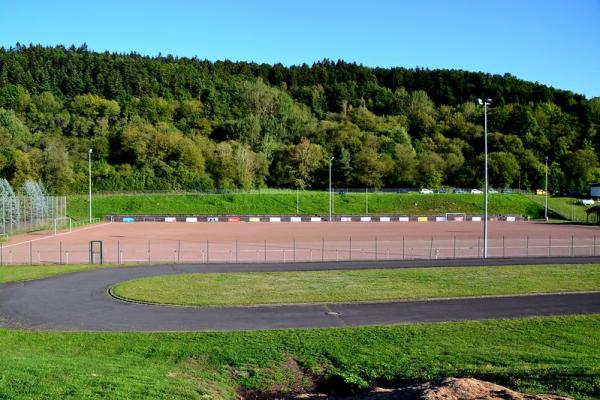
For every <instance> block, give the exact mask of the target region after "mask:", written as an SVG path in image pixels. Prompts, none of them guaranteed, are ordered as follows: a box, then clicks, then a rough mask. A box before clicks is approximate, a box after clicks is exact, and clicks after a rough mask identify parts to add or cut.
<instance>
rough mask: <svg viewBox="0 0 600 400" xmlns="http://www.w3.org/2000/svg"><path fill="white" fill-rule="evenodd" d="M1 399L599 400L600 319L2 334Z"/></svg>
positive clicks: (567, 318)
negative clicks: (540, 398) (457, 387)
mask: <svg viewBox="0 0 600 400" xmlns="http://www.w3.org/2000/svg"><path fill="white" fill-rule="evenodd" d="M0 348H2V351H1V352H0V366H1V368H2V375H1V379H0V398H6V399H40V398H53V399H54V398H57V399H58V398H60V399H81V398H87V399H120V400H123V399H141V398H152V399H199V398H213V399H234V398H235V393H236V390H240V389H242V390H246V391H257V392H259V393H263V394H265V393H266V394H272V393H282V392H283V393H285V392H293V391H301V390H311V389H313V388H312V387H311V386H312V384H311V383H312V382H315V381H316V380H319V382H320V384H321V387H319V388H317V389H318V390H325V389H328V388H329V389H331V388H335V389H337V390H338V391H342V392H343V391H351V390H354V391H356V390H360V389H364V388H368V387H370V386H372V385H374V384H376V383H377V384H379V385H386V384H397V383H407V382H415V381H426V380H430V379H433V378H436V377H445V376H458V377H460V376H470V377H476V378H482V379H487V380H490V381H493V382H496V383H499V384H504V385H507V386H509V387H511V388H513V389H517V390H521V391H529V392H537V393H547V392H551V393H557V394H566V395H571V396H575V397H576V398H579V399H589V398H597V397H598V396H600V316H598V315H596V316H571V317H551V318H531V319H516V320H499V321H476V322H460V323H440V324H416V325H401V326H391V327H368V328H344V329H306V330H279V331H258V332H231V333H177V334H152V333H145V334H141V333H52V332H23V331H6V330H0Z"/></svg>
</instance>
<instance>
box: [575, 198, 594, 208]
mask: <svg viewBox="0 0 600 400" xmlns="http://www.w3.org/2000/svg"><path fill="white" fill-rule="evenodd" d="M577 204H582V205H584V206H593V205H594V200H592V199H578V200H577Z"/></svg>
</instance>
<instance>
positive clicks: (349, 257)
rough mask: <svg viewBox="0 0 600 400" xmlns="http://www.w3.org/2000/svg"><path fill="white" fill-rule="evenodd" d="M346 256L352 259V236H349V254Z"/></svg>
mask: <svg viewBox="0 0 600 400" xmlns="http://www.w3.org/2000/svg"><path fill="white" fill-rule="evenodd" d="M348 258H349V260H350V261H352V236H350V256H349V257H348Z"/></svg>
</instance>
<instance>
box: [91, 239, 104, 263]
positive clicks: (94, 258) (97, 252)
mask: <svg viewBox="0 0 600 400" xmlns="http://www.w3.org/2000/svg"><path fill="white" fill-rule="evenodd" d="M103 262H104V257H103V255H102V240H90V264H92V265H93V264H102V263H103Z"/></svg>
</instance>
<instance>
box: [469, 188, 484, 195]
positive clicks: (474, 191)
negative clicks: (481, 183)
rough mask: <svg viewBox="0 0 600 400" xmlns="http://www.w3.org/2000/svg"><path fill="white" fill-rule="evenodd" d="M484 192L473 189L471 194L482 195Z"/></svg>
mask: <svg viewBox="0 0 600 400" xmlns="http://www.w3.org/2000/svg"><path fill="white" fill-rule="evenodd" d="M482 193H483V191H481V190H479V189H471V194H482Z"/></svg>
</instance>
